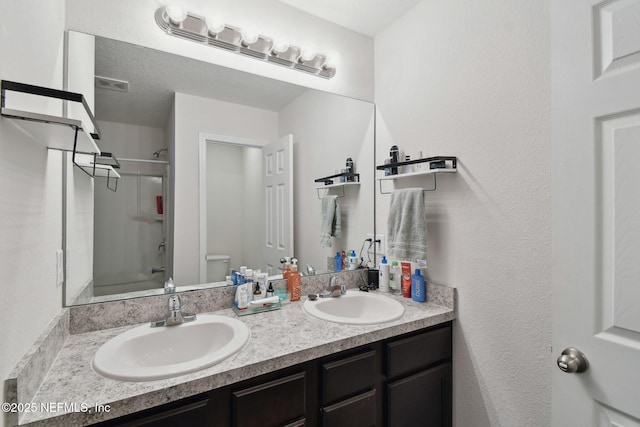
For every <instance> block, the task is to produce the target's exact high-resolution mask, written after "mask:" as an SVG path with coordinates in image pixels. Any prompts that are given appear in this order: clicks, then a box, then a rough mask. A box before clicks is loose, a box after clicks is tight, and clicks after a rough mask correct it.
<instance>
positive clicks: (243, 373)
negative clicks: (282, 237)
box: [20, 288, 455, 427]
mask: <svg viewBox="0 0 640 427" xmlns="http://www.w3.org/2000/svg"><path fill="white" fill-rule="evenodd" d="M446 289H448V290H450V294H451V296H450V298H449V297H445V298H443V299H440V300H437V299H435V300H434V301H436V302H438V303H442V301H443V300H444V301H447V303H446V305H447V307H445V306H443V305H436V304H433V303H417V302H414V301H412V300H410V299H407V298H402V297H401V296H395V295H389V294H385V295H388V296H390V297H391V298H394V299H396V300H398V301H400V302H401V303H402V304H403V305H404V307H405V313H404V315H403V316H402V317H401V318H400V319H398V320H395V321H392V322H389V323H384V324H379V325H341V324H336V323H330V322H325V321H322V320H319V319H315V318H313V317H311V316H309V315H307V314H306V313H304V312H303V310H302V302H303V300H304V297H303V300H302V301H300V302H293V303H290V304H286V305H283V306H282V309H280V310H275V311H269V312H264V313H260V314H255V315H250V316H242V317H238V316H237V315H236V314H235V313H234V312H233V310H231V309H223V310H219V311H215V312H214V313H213V314H217V315H221V316H230V317H235V318H238V319H240V320H241V321H242V322H244V323H245V324H246V325H247V326H248V327H249V328H250V329H251V338H250V339H249V342H248V343H247V344H246V346H245V347H244V348H243V349H242V350H241V351H240V352H238V353H237V354H235V355H234V356H232V357H230V358H228V359H226V360H224V361H222V362H221V363H219V364H217V365H214V366H211V367H209V368H207V369H204V370H201V371H198V372H194V373H191V374H187V375H182V376H179V377H175V378H169V379H164V380H157V381H148V382H124V381H117V380H112V379H108V378H104V377H102V376H100V375H99V374H97V373H96V372H94V371H93V369H92V367H91V360H92V358H93V355H94V354H95V352H96V351H97V350H98V348H99V347H100V346H101V345H102V344H104V343H105V342H106V341H108V340H109V339H111V338H113V337H114V336H116V335H118V334H120V333H122V332H124V331H127V330H129V329H131V328H133V327H135V326H137V325H135V326H123V327H118V328H112V329H105V330H98V331H94V332H86V333H79V334H75V335H69V336H68V337H67V339H66V340H65V342H64V344H63V346H62V348H61V350H60V352H59V353H58V357H57V358H56V359H55V361H54V363H53V365H52V366H51V369H50V370H49V372H48V374H47V375H46V377H45V378H44V380H43V382H42V383H41V384H40V387H39V388H38V391H37V393H36V394H35V397H34V399H33V401H32V402H31V405H32V407H33V408H34V409H35V410H34V411H32V412H27V413H24V414H23V415H22V417H21V418H20V425H30V426H49V427H50V426H65V427H66V426H72V425H86V424H92V423H96V422H100V421H104V420H107V419H112V418H117V417H119V416H122V415H126V414H129V413H132V412H137V411H140V410H143V409H147V408H151V407H154V406H157V405H162V404H165V403H168V402H172V401H175V400H179V399H182V398H185V397H189V396H193V395H196V394H199V393H202V392H206V391H209V390H212V389H215V388H218V387H222V386H225V385H228V384H231V383H235V382H239V381H242V380H245V379H248V378H251V377H255V376H258V375H262V374H265V373H268V372H273V371H276V370H278V369H282V368H285V367H288V366H292V365H296V364H298V363H301V362H305V361H309V360H312V359H316V358H318V357H322V356H325V355H328V354H332V353H335V352H339V351H342V350H345V349H349V348H353V347H357V346H360V345H365V344H368V343H370V342H374V341H379V340H382V339H386V338H390V337H393V336H396V335H400V334H403V333H406V332H411V331H414V330H418V329H422V328H425V327H429V326H433V325H437V324H440V323H443V322H446V321H449V320H452V319H454V318H455V308H454V304H453V301H454V297H453V289H452V288H446ZM448 290H444V291H443V293H445V294H447V293H448V292H449V291H448ZM449 302H450V303H449ZM42 405H45V406H46V407H47V408H49V410H48V411H45V410H42V408H43V406H42ZM96 405H103V407H108V408H109V411H108V412H106V411H96V410H95V408H96Z"/></svg>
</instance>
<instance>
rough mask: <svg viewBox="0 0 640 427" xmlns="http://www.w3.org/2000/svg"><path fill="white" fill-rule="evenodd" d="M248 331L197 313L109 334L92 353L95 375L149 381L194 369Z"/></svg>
mask: <svg viewBox="0 0 640 427" xmlns="http://www.w3.org/2000/svg"><path fill="white" fill-rule="evenodd" d="M250 336H251V332H250V330H249V328H248V327H247V326H246V325H245V324H244V323H242V322H241V321H239V320H237V319H234V318H231V317H225V316H217V315H213V314H198V317H197V319H196V320H194V321H193V322H187V323H183V324H180V325H177V326H162V327H157V328H152V327H150V326H149V325H148V324H147V325H143V326H138V327H136V328H133V329H130V330H128V331H126V332H124V333H122V334H120V335H118V336H115V337H113V338H112V339H110V340H109V341H107V342H106V343H104V344H103V345H102V347H100V348H99V349H98V351H97V352H96V354H95V356H94V358H93V362H92V366H93V369H94V370H95V371H96V372H98V373H99V374H100V375H102V376H105V377H107V378H112V379H116V380H123V381H151V380H159V379H164V378H170V377H175V376H178V375H183V374H187V373H190V372H195V371H199V370H201V369H205V368H208V367H209V366H212V365H215V364H216V363H219V362H221V361H222V360H224V359H226V358H228V357H230V356H232V355H233V354H235V353H237V352H238V351H239V350H240V349H241V348H242V347H243V346H244V345H245V344H246V343H247V341H248V340H249V337H250Z"/></svg>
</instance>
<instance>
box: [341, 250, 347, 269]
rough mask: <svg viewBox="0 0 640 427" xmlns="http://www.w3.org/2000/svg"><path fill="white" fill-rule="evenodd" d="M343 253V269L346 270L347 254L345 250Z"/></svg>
mask: <svg viewBox="0 0 640 427" xmlns="http://www.w3.org/2000/svg"><path fill="white" fill-rule="evenodd" d="M341 255H342V269H343V270H346V269H347V254H346V253H345V251H342V252H341Z"/></svg>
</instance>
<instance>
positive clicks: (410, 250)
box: [387, 188, 427, 260]
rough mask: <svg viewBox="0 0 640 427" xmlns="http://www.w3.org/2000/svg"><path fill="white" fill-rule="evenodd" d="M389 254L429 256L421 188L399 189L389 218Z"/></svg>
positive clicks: (405, 257)
mask: <svg viewBox="0 0 640 427" xmlns="http://www.w3.org/2000/svg"><path fill="white" fill-rule="evenodd" d="M387 248H388V250H387V258H391V259H400V260H415V259H427V219H426V216H425V211H424V195H423V192H422V189H421V188H406V189H402V190H395V191H394V192H393V193H392V194H391V203H390V206H389V217H388V220H387Z"/></svg>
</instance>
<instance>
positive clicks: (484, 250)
mask: <svg viewBox="0 0 640 427" xmlns="http://www.w3.org/2000/svg"><path fill="white" fill-rule="evenodd" d="M549 57H550V52H549V6H548V2H546V1H541V0H537V1H530V0H513V1H503V0H487V1H482V2H470V1H464V0H451V1H441V2H432V1H423V2H421V3H419V4H418V5H417V6H416V7H415V8H414V9H413V10H412V11H411V12H409V13H408V14H407V15H405V16H404V17H403V18H401V19H400V20H398V21H397V22H396V23H395V24H394V25H392V26H391V27H390V28H389V29H388V30H386V31H385V32H383V33H382V34H380V35H379V36H377V37H376V39H375V94H376V104H377V106H378V112H379V116H378V133H377V137H378V140H377V144H378V151H377V158H378V163H382V161H383V159H384V157H388V155H389V153H388V150H389V148H390V146H391V145H392V144H398V145H399V146H400V148H404V149H406V150H408V151H409V152H410V154H411V155H412V156H415V154H417V152H418V150H423V151H424V154H425V155H455V156H458V159H459V164H458V170H459V172H458V173H457V174H455V175H448V176H442V177H441V178H439V179H438V190H437V191H436V192H430V193H426V200H427V201H426V206H427V220H428V231H429V246H428V258H429V277H430V278H431V279H432V280H434V281H437V282H442V283H446V284H450V285H452V286H455V287H457V288H458V296H459V308H458V319H457V320H456V321H455V322H454V325H455V328H454V344H453V352H454V418H455V425H456V426H458V427H466V426H473V427H483V426H505V427H511V426H518V427H525V426H531V427H539V426H545V425H550V422H551V420H550V405H551V371H550V370H551V369H552V367H551V366H549V364H548V360H549V357H548V355H549V351H550V345H551V246H550V237H551V231H550V229H551V227H550V224H551V206H550V203H551V195H550V175H551V174H550V155H551V151H550V136H549V127H550V124H549V120H550V118H549V102H550V101H549V100H550V89H549V87H550V86H549V85H550V83H549V79H550V77H549V75H550V70H549ZM420 183H424V185H425V186H429V185H430V184H431V182H430V180H429V179H428V178H425V179H423V180H422V181H411V182H409V183H408V184H409V185H414V186H415V185H418V184H420ZM388 204H389V196H378V199H377V212H378V215H377V219H378V224H377V225H378V232H381V231H384V232H386V218H387V215H386V211H387V210H388Z"/></svg>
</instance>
